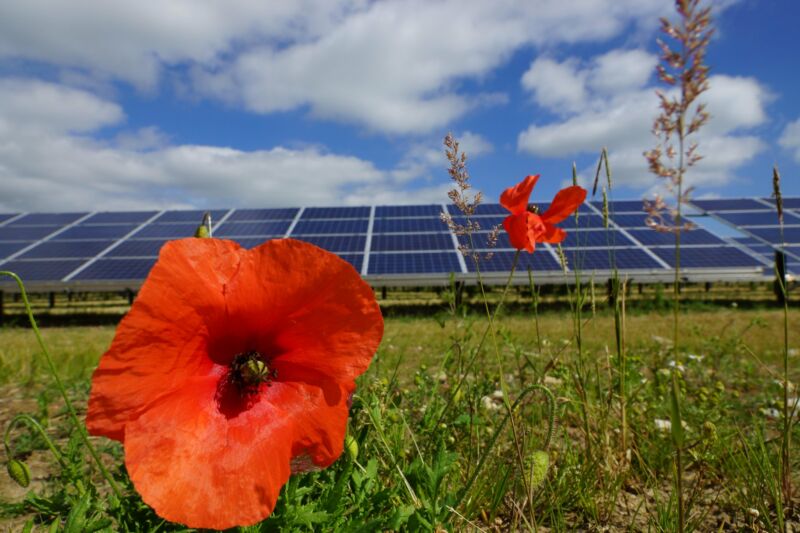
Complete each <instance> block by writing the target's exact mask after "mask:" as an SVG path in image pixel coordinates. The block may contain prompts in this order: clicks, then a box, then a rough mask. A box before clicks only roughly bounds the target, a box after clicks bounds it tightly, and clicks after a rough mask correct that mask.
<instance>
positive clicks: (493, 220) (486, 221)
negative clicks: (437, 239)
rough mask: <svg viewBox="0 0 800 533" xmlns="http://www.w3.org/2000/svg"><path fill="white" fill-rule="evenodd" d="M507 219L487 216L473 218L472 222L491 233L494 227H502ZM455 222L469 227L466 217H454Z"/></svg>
mask: <svg viewBox="0 0 800 533" xmlns="http://www.w3.org/2000/svg"><path fill="white" fill-rule="evenodd" d="M505 218H506V217H498V216H485V217H471V218H470V220H471V221H472V223H473V224H478V225H479V226H480V229H482V230H486V231H489V230H491V229H492V228H493V227H494V226H502V225H503V220H504V219H505ZM453 222H455V223H456V224H461V225H462V226H466V225H467V218H466V217H453ZM442 225H444V223H442Z"/></svg>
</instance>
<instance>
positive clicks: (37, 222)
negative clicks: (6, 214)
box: [8, 213, 88, 226]
mask: <svg viewBox="0 0 800 533" xmlns="http://www.w3.org/2000/svg"><path fill="white" fill-rule="evenodd" d="M87 214H88V213H31V214H29V215H25V216H24V217H20V218H18V219H17V220H15V221H13V222H9V224H8V225H9V226H63V225H65V224H69V223H70V222H75V221H76V220H78V219H79V218H81V217H82V216H85V215H87Z"/></svg>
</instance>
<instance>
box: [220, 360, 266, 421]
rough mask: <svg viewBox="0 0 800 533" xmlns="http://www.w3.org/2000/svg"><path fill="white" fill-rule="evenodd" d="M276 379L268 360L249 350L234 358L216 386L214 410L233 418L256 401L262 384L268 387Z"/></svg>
mask: <svg viewBox="0 0 800 533" xmlns="http://www.w3.org/2000/svg"><path fill="white" fill-rule="evenodd" d="M277 377H278V371H277V370H276V369H274V368H270V366H269V362H268V359H267V358H266V357H265V356H264V355H262V354H261V353H260V352H257V351H255V350H250V351H247V352H242V353H239V354H237V355H235V356H234V357H233V360H232V361H231V363H230V365H229V366H228V370H227V372H226V374H225V375H224V376H223V377H222V378H220V380H219V383H218V384H217V393H216V400H217V406H218V408H219V410H220V412H221V413H222V414H224V415H225V416H226V417H228V418H235V417H236V416H238V415H239V414H240V413H242V412H243V411H246V410H247V409H249V408H250V407H252V406H253V405H255V403H256V402H257V401H258V392H259V390H260V388H261V384H262V383H266V384H267V386H270V385H271V382H272V381H273V380H274V379H276V378H277Z"/></svg>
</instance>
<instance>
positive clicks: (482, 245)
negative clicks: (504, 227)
mask: <svg viewBox="0 0 800 533" xmlns="http://www.w3.org/2000/svg"><path fill="white" fill-rule="evenodd" d="M458 242H459V243H460V244H462V245H463V246H466V247H468V248H469V247H470V243H469V237H467V236H466V235H459V236H458ZM472 247H473V248H474V249H475V250H489V249H490V248H496V249H498V250H500V249H503V248H513V246H511V241H510V240H509V239H508V233H506V232H505V231H501V232H500V233H498V234H497V242H496V243H495V245H494V246H492V247H490V246H489V232H488V231H481V232H478V233H473V234H472Z"/></svg>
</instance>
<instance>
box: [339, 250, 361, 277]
mask: <svg viewBox="0 0 800 533" xmlns="http://www.w3.org/2000/svg"><path fill="white" fill-rule="evenodd" d="M336 255H338V256H339V257H341V258H342V259H344V260H345V261H347V262H348V263H350V264H351V265H353V268H355V269H356V270H357V271H358V272H359V273H360V272H361V265H362V263H363V262H364V254H342V253H339V254H336Z"/></svg>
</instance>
